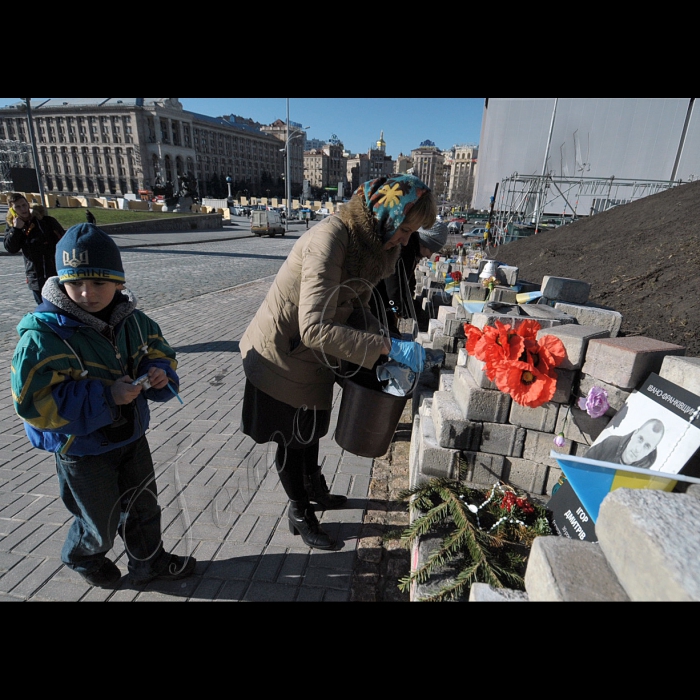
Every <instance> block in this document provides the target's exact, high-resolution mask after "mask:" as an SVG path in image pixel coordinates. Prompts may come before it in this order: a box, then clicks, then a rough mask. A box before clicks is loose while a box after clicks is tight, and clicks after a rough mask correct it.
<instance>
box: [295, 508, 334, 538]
mask: <svg viewBox="0 0 700 700" xmlns="http://www.w3.org/2000/svg"><path fill="white" fill-rule="evenodd" d="M287 515H288V517H289V532H291V533H292V534H293V535H301V539H302V540H304V543H305V544H307V545H308V546H309V547H313V548H314V549H333V548H334V547H335V542H333V540H332V539H331V538H330V537H329V536H328V533H327V532H325V531H324V530H323V529H322V528H321V526H320V524H319V522H318V518H317V517H316V513H314V509H313V508H312V507H311V504H310V503H309V502H308V501H289V510H288V512H287Z"/></svg>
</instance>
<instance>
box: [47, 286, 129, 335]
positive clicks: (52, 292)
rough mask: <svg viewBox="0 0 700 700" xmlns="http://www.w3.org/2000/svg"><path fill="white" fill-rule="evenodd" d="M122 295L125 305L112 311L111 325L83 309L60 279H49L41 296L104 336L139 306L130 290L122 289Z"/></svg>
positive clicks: (119, 305) (120, 305) (122, 304)
mask: <svg viewBox="0 0 700 700" xmlns="http://www.w3.org/2000/svg"><path fill="white" fill-rule="evenodd" d="M121 294H122V296H123V297H124V303H121V304H117V305H116V306H115V307H114V310H113V311H112V316H111V318H110V320H109V323H105V322H104V321H101V320H100V319H99V318H97V316H93V315H92V314H90V313H88V312H87V311H84V310H83V309H81V308H80V307H79V306H78V305H77V304H76V303H75V302H74V301H72V300H71V298H70V297H69V296H68V295H67V294H66V293H65V292H64V291H63V290H62V289H61V285H60V284H59V283H58V277H49V279H48V280H46V284H44V287H43V289H42V290H41V296H42V297H43V298H44V299H45V300H46V301H47V302H49V304H52V305H53V306H55V307H56V308H57V309H60V310H61V311H64V312H65V313H67V314H68V315H70V316H72V317H73V318H74V319H76V320H77V321H80V322H81V323H84V324H85V325H86V326H90V327H92V328H94V329H95V330H96V331H97V332H98V333H101V334H102V335H104V333H105V331H106V330H107V328H108V327H109V326H112V327H114V326H116V325H118V324H119V323H121V321H123V320H124V319H125V318H127V317H128V316H129V315H130V314H131V313H133V311H134V309H135V308H136V305H137V303H138V302H137V300H136V297H135V296H134V294H133V293H132V292H130V291H129V290H128V289H122V290H121ZM42 306H43V305H40V306H39V311H43V310H44V309H42Z"/></svg>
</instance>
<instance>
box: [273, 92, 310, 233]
mask: <svg viewBox="0 0 700 700" xmlns="http://www.w3.org/2000/svg"><path fill="white" fill-rule="evenodd" d="M309 128H310V127H308V126H305V127H304V130H306V129H309ZM299 136H304V132H302V131H297V132H295V133H294V134H290V133H289V98H287V138H286V139H285V142H284V148H280V151H282V152H283V153H284V157H285V159H286V161H287V162H286V163H285V169H284V171H285V173H286V174H285V176H284V189H285V192H286V193H287V216H286V218H285V230H287V231H289V219H290V218H291V214H292V199H291V194H292V178H291V175H290V172H291V165H290V158H289V142H290V141H291V140H292V139H295V138H298V137H299Z"/></svg>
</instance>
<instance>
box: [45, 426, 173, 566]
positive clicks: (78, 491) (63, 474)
mask: <svg viewBox="0 0 700 700" xmlns="http://www.w3.org/2000/svg"><path fill="white" fill-rule="evenodd" d="M56 471H57V472H58V482H59V487H60V493H61V499H62V500H63V502H64V503H65V505H66V507H67V508H68V510H69V511H70V512H71V513H72V514H73V515H74V516H75V519H74V520H73V524H72V525H71V527H70V530H69V531H68V536H67V537H66V542H65V544H64V546H63V551H62V553H61V559H62V561H63V563H64V564H66V566H68V567H69V568H71V569H73V570H74V571H77V572H79V573H82V574H90V573H93V572H95V571H96V570H97V569H99V568H100V566H101V565H102V563H103V562H104V559H105V555H106V553H107V552H108V551H109V550H110V549H111V548H112V545H113V544H114V538H115V536H116V534H117V532H119V534H120V536H121V538H122V540H123V541H124V547H125V550H126V555H127V560H128V568H129V572H130V573H135V574H141V573H150V572H151V571H157V570H159V565H160V566H162V565H163V564H164V560H165V559H167V555H166V554H165V552H164V550H163V543H162V538H161V523H160V506H159V505H158V497H157V491H156V482H155V471H154V469H153V459H152V458H151V450H150V447H149V446H148V441H147V440H146V437H145V436H142V437H140V438H139V439H138V440H135V441H134V442H132V443H130V444H129V445H126V446H125V447H120V448H118V449H115V450H112V451H110V452H105V453H104V454H101V455H87V456H84V457H73V456H70V455H60V454H56Z"/></svg>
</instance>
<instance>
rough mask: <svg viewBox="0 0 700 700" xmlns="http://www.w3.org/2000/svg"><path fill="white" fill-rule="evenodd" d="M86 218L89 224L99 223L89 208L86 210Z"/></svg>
mask: <svg viewBox="0 0 700 700" xmlns="http://www.w3.org/2000/svg"><path fill="white" fill-rule="evenodd" d="M85 218H86V219H87V222H88V223H89V224H96V223H97V219H95V216H94V214H93V213H92V212H91V211H90V210H89V209H88V210H87V211H86V212H85Z"/></svg>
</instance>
